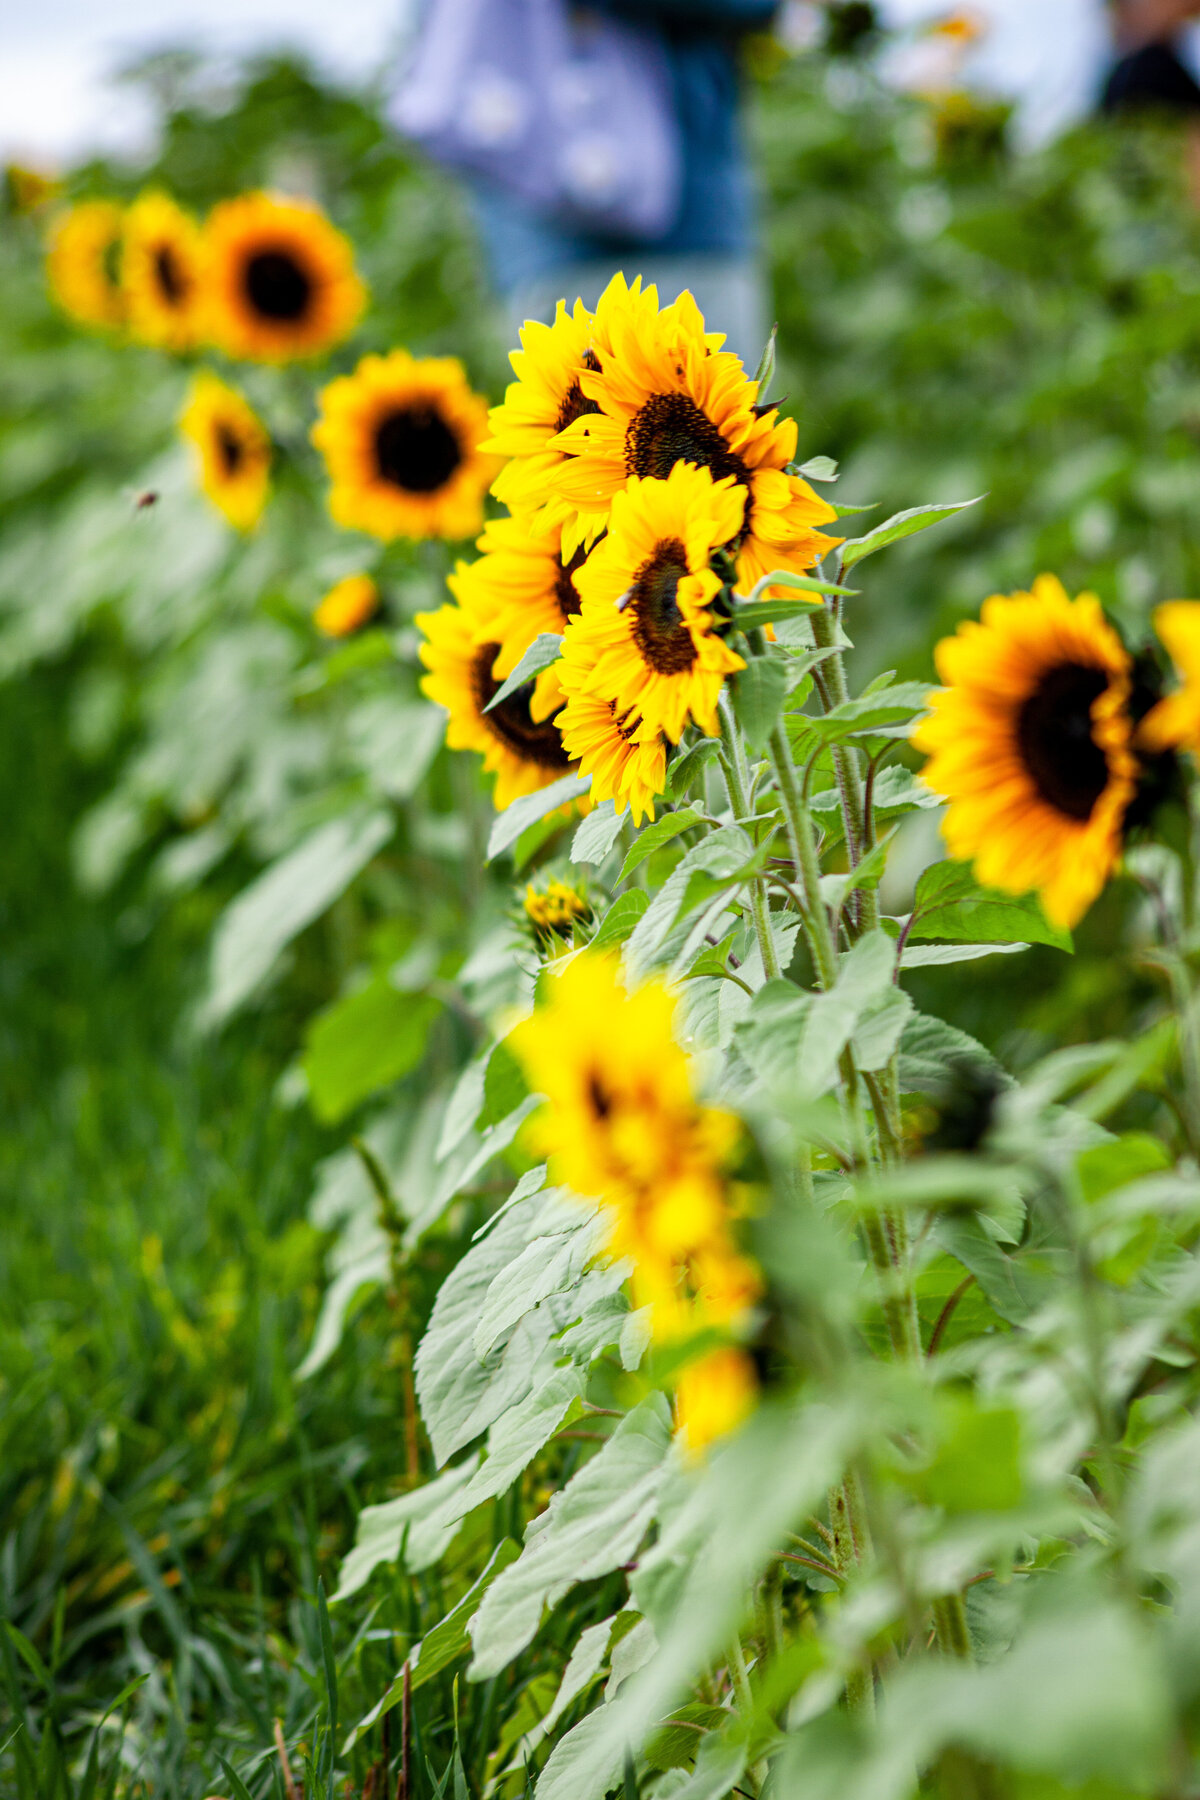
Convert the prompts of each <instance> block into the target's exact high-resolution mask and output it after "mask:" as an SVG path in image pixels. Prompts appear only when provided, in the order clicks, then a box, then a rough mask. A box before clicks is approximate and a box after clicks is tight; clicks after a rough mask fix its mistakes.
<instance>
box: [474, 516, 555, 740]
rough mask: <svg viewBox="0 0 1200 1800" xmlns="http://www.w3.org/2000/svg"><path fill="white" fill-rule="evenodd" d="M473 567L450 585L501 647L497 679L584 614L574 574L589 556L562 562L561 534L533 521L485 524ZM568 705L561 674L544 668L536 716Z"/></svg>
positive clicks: (537, 685)
mask: <svg viewBox="0 0 1200 1800" xmlns="http://www.w3.org/2000/svg"><path fill="white" fill-rule="evenodd" d="M478 548H479V549H480V551H481V552H482V555H481V556H480V557H479V558H478V559H477V560H476V561H475V562H473V563H466V562H460V563H459V564H458V565H457V567H456V568H455V571H454V573H453V575H450V576H448V577H447V582H446V585H447V586H448V587H449V589H450V591H451V593H452V594H453V595H454V596H455V598H456V599H458V600H460V601H461V602H462V604H463V605H464V606H467V607H468V608H469V609H470V611H471V614H472V617H474V618H478V619H479V620H480V621H481V622H482V624H481V635H482V636H484V637H485V638H487V639H490V640H492V641H494V642H495V643H497V644H499V646H500V653H499V655H498V656H497V658H496V669H495V672H496V674H497V675H498V676H499V677H500V678H501V680H503V679H504V677H505V676H507V675H511V674H512V672H513V670H514V669H515V668H516V666H517V664H518V663H519V662H520V660H521V658H522V656H523V655H524V654H525V652H526V650H528V648H529V646H530V644H532V642H533V640H534V638H536V637H538V636H539V635H540V634H541V633H543V632H553V633H555V634H556V635H561V634H562V632H563V631H564V630H565V629H566V626H567V625H568V623H569V622H570V620H571V619H573V618H574V617H575V615H576V613H577V612H578V611H579V608H580V605H581V602H580V598H579V590H578V589H577V587H576V585H575V577H576V575H577V574H578V572H579V569H580V566H581V565H582V563H583V559H584V555H585V552H584V551H583V550H577V551H576V552H575V555H574V556H573V557H570V558H568V559H567V560H566V561H565V562H564V560H563V557H562V554H561V548H560V533H559V532H558V530H557V529H556V528H554V527H551V528H550V529H549V531H541V532H538V531H535V530H533V529H532V528H531V525H530V521H529V519H528V518H527V517H526V518H516V519H492V520H489V522H488V524H487V525H486V526H485V527H484V531H483V535H482V536H481V538H480V539H479V544H478ZM561 705H562V692H561V688H560V685H559V678H558V671H557V669H556V668H554V667H551V668H549V669H544V670H543V671H542V673H541V674H540V675H539V676H538V677H537V678H536V681H535V683H534V698H533V702H532V708H531V710H532V712H533V716H534V718H535V719H545V718H548V717H549V715H550V714H551V713H552V712H554V711H556V710H557V708H558V707H560V706H561Z"/></svg>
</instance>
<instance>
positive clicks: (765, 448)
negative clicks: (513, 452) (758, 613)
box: [544, 276, 839, 587]
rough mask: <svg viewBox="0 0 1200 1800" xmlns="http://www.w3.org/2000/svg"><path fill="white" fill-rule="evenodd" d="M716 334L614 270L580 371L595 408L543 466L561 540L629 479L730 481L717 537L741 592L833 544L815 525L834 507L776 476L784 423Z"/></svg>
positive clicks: (601, 510)
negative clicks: (731, 492) (677, 475)
mask: <svg viewBox="0 0 1200 1800" xmlns="http://www.w3.org/2000/svg"><path fill="white" fill-rule="evenodd" d="M723 341H724V340H723V339H722V338H721V337H720V336H719V335H718V334H714V333H709V332H706V331H705V328H704V319H703V317H702V315H701V313H700V311H699V309H698V307H697V306H696V303H695V301H694V299H693V298H692V296H691V294H690V293H686V292H685V293H683V294H681V295H680V296H679V298H678V299H677V300H676V301H674V302H673V303H672V304H671V305H670V306H665V307H661V308H660V307H659V305H658V296H657V293H656V291H655V289H654V288H652V287H651V288H647V289H645V291H642V289H641V287H640V285H639V284H638V283H637V282H635V283H634V285H633V287H632V288H630V287H628V286H627V285H626V283H625V281H624V278H623V277H622V276H617V277H614V280H613V281H612V282H611V283H610V285H609V287H608V288H607V289H606V290H605V292H604V293H603V294H602V295H601V297H600V300H599V302H598V303H597V306H596V315H595V320H594V323H593V328H592V339H591V351H592V357H593V360H594V362H595V363H596V365H597V366H596V367H595V368H594V369H593V368H588V369H586V370H585V371H584V373H583V374H582V375H581V376H580V388H581V392H582V394H583V396H584V397H585V398H586V399H587V400H590V401H591V402H592V403H593V405H594V408H595V410H594V411H592V412H588V413H581V414H580V415H579V416H577V417H576V418H575V419H573V420H572V421H571V422H570V423H569V424H568V425H566V426H565V427H564V428H563V429H562V430H561V431H560V432H559V434H558V435H557V437H555V438H554V439H553V442H552V446H551V447H552V448H553V449H554V450H556V451H558V452H559V453H560V455H561V458H562V460H561V461H560V462H559V463H558V465H557V467H553V468H551V469H549V470H547V471H546V472H545V473H544V481H545V484H546V486H547V487H548V488H549V490H550V492H551V493H552V494H553V495H554V496H555V499H556V503H557V504H559V505H561V506H562V507H563V508H564V509H565V511H566V515H567V519H568V524H567V525H566V527H565V530H566V541H567V542H568V543H571V542H572V541H573V538H574V536H575V535H576V534H587V533H595V532H596V531H597V530H599V529H600V528H601V527H602V526H603V524H604V521H605V518H606V516H607V512H608V508H609V507H610V505H611V503H612V499H613V496H614V495H615V494H616V493H617V492H618V491H619V490H620V489H621V488H622V487H623V486H624V484H625V482H626V481H627V480H629V479H630V478H631V477H637V478H638V479H640V480H646V479H653V480H660V481H661V480H665V479H666V477H667V476H669V475H670V473H671V471H672V469H674V468H675V467H676V466H677V465H678V464H680V463H690V464H692V465H694V466H695V467H697V468H703V469H707V470H708V471H709V472H710V474H711V475H712V477H713V479H714V480H715V481H724V480H726V479H728V480H731V481H732V482H733V483H734V484H735V485H736V487H737V489H738V493H739V498H740V502H741V508H740V513H739V516H738V519H737V522H736V525H735V527H734V529H733V531H732V532H731V535H730V539H729V540H728V541H729V543H730V545H731V547H732V549H733V550H734V551H735V552H736V553H737V556H738V579H739V582H740V583H741V584H742V586H744V587H749V586H751V585H753V583H754V582H755V581H757V580H758V579H759V577H760V576H761V575H763V574H766V573H768V572H770V571H771V570H772V569H777V568H778V569H789V570H792V571H794V572H800V571H802V570H804V569H807V568H811V567H812V564H813V563H814V562H815V561H816V559H817V558H818V557H819V556H822V555H823V554H824V553H825V552H826V551H827V550H829V549H831V548H832V547H833V545H834V544H835V543H836V542H837V541H839V540H835V539H829V538H825V537H823V536H822V535H821V533H820V532H819V530H818V529H817V528H818V527H819V526H821V525H824V524H828V523H829V521H830V520H832V519H833V518H835V517H836V514H835V512H834V509H833V508H832V507H831V506H829V505H827V504H826V503H825V501H823V500H821V499H819V498H818V496H817V495H816V494H815V493H814V492H813V490H812V488H811V487H810V486H809V485H808V483H807V482H805V481H803V480H802V479H801V478H800V477H799V476H797V475H789V474H788V473H787V465H788V464H789V463H790V462H791V461H792V459H793V458H794V456H795V454H796V425H795V422H794V421H791V420H781V419H780V417H779V414H778V412H777V411H776V410H775V409H774V408H771V409H769V410H767V411H765V412H760V409H759V406H758V385H757V383H756V382H754V381H750V380H748V379H747V376H746V372H745V370H744V369H743V367H742V363H741V360H740V358H739V357H737V356H734V355H733V353H732V352H731V351H727V350H722V349H721V347H720V346H721V344H722V343H723Z"/></svg>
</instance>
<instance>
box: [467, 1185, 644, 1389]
mask: <svg viewBox="0 0 1200 1800" xmlns="http://www.w3.org/2000/svg"><path fill="white" fill-rule="evenodd" d="M578 1210H579V1214H580V1222H579V1224H578V1225H577V1226H575V1227H574V1228H573V1229H568V1230H565V1231H558V1232H555V1233H553V1234H552V1235H549V1236H546V1237H537V1238H534V1240H533V1242H532V1243H530V1244H526V1246H525V1248H524V1250H522V1251H521V1253H520V1255H519V1256H515V1257H514V1258H513V1259H512V1261H511V1262H510V1263H508V1264H507V1265H506V1266H505V1267H504V1268H503V1269H501V1270H500V1271H499V1272H498V1273H497V1275H496V1276H495V1278H494V1280H493V1281H492V1282H491V1284H490V1286H489V1287H488V1291H487V1293H486V1294H485V1295H484V1298H483V1305H482V1307H481V1309H480V1315H479V1321H478V1323H477V1325H476V1327H475V1331H474V1335H473V1337H472V1343H473V1345H474V1349H475V1354H476V1356H477V1357H478V1358H479V1360H480V1362H482V1361H483V1360H484V1358H485V1357H486V1356H487V1354H488V1352H489V1351H490V1350H491V1349H492V1348H493V1347H494V1346H495V1345H496V1344H497V1343H498V1342H499V1340H500V1339H501V1338H503V1337H507V1336H508V1334H509V1333H510V1332H511V1331H512V1328H513V1326H514V1325H516V1324H517V1322H518V1321H519V1320H520V1319H523V1318H524V1317H525V1315H526V1313H528V1312H532V1311H533V1309H534V1307H535V1306H538V1305H540V1304H541V1302H542V1301H543V1300H545V1299H547V1298H548V1297H549V1295H551V1294H559V1293H562V1292H563V1291H564V1290H567V1289H570V1288H573V1287H575V1285H576V1283H577V1282H578V1280H579V1277H580V1276H581V1275H582V1274H583V1271H584V1269H585V1268H586V1267H587V1266H588V1264H589V1263H590V1262H591V1261H592V1258H593V1257H594V1256H596V1255H597V1254H598V1252H599V1251H600V1250H601V1249H602V1248H603V1246H604V1245H605V1243H606V1242H607V1241H608V1238H609V1236H610V1233H611V1227H610V1225H609V1222H608V1220H607V1219H606V1218H605V1216H604V1214H603V1213H602V1212H596V1213H592V1214H590V1215H589V1213H588V1211H587V1209H586V1208H585V1207H584V1206H582V1205H581V1206H580V1207H579V1209H578Z"/></svg>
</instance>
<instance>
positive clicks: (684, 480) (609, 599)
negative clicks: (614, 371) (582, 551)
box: [573, 463, 746, 744]
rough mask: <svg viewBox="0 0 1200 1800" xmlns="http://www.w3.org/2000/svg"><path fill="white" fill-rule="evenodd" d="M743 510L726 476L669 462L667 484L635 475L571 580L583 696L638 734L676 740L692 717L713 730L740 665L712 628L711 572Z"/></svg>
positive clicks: (715, 579)
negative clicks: (581, 648)
mask: <svg viewBox="0 0 1200 1800" xmlns="http://www.w3.org/2000/svg"><path fill="white" fill-rule="evenodd" d="M741 513H742V495H741V492H740V490H739V488H738V486H737V484H736V482H735V481H734V480H733V479H732V477H730V476H728V475H727V476H724V477H723V478H722V479H721V480H719V481H714V480H713V477H712V475H711V474H710V473H709V471H708V470H707V469H698V468H694V467H692V466H691V465H690V464H688V463H676V464H675V466H674V468H672V469H671V471H670V473H669V474H668V476H667V478H666V480H665V481H662V480H659V479H658V478H657V477H654V476H647V477H646V478H645V479H640V478H639V477H637V476H634V477H633V478H632V479H631V480H630V482H629V485H628V487H626V488H625V489H624V490H623V491H622V492H621V493H618V494H617V495H616V496H615V497H614V499H613V504H612V516H611V520H610V523H609V530H608V536H607V537H606V538H605V539H604V541H603V543H601V544H599V545H597V547H596V549H595V550H593V552H592V554H591V555H590V556H589V557H588V560H587V561H586V562H585V563H584V565H583V567H582V568H581V569H580V570H579V573H578V574H577V575H576V577H575V585H576V586H577V587H578V589H579V592H580V594H581V595H582V596H583V609H582V611H581V613H580V615H579V618H578V620H577V621H576V622H575V624H574V626H573V630H574V631H575V632H576V633H578V635H579V637H580V638H581V639H586V640H587V643H588V645H589V648H590V652H591V654H592V656H593V657H594V667H593V669H592V673H591V675H590V676H589V677H588V682H587V685H588V690H589V692H591V693H593V694H597V695H599V696H601V697H602V698H604V699H607V700H611V701H612V703H613V706H614V708H615V709H616V712H617V714H618V715H620V716H621V717H622V718H623V719H625V720H627V719H628V718H629V716H630V715H632V714H636V715H637V717H638V718H639V719H640V721H641V723H640V725H639V726H638V727H637V730H636V732H635V736H636V737H637V738H638V739H639V740H641V741H646V740H650V741H652V740H653V739H654V738H655V737H656V735H657V734H658V733H659V732H662V734H663V735H664V736H665V737H667V738H669V739H670V741H671V742H672V743H673V744H677V743H678V742H679V739H680V738H681V737H682V735H683V730H684V727H685V725H686V724H687V722H688V716H689V714H690V715H691V717H692V718H694V719H695V721H696V723H697V724H698V725H699V727H700V729H701V730H702V731H704V732H707V733H709V734H710V735H715V733H716V731H717V716H716V715H717V696H718V695H719V694H720V692H721V687H722V684H723V683H724V680H725V677H726V676H727V675H730V674H732V673H733V672H734V671H735V670H737V669H744V668H745V666H746V665H745V662H744V661H743V659H742V658H741V657H740V656H738V654H737V653H736V651H734V650H731V649H730V648H729V646H728V644H726V643H725V641H724V639H723V638H721V637H718V635H717V633H716V631H715V630H714V624H715V622H716V621H715V619H714V616H713V614H712V612H711V610H710V607H711V602H712V601H713V600H714V599H715V597H716V595H717V594H718V593H719V592H720V589H721V578H720V576H719V575H717V574H715V573H714V572H713V570H712V569H711V568H710V567H709V558H710V556H711V555H712V552H713V550H714V549H716V548H717V547H718V546H719V545H720V544H723V543H725V542H727V541H728V538H729V535H730V532H731V530H736V528H737V521H738V520H739V519H740V517H741Z"/></svg>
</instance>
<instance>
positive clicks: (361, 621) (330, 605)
mask: <svg viewBox="0 0 1200 1800" xmlns="http://www.w3.org/2000/svg"><path fill="white" fill-rule="evenodd" d="M378 610H379V589H378V588H377V587H376V585H375V583H374V581H373V580H372V579H371V577H370V576H369V575H343V577H342V579H341V580H340V581H337V582H335V583H334V585H333V586H332V587H331V588H330V590H329V592H328V593H327V594H326V595H325V598H324V599H323V600H322V601H321V603H320V605H319V606H318V607H317V609H316V611H315V612H314V613H313V624H314V625H315V626H316V628H317V630H318V631H323V632H324V633H325V636H326V637H335V638H341V637H349V636H350V635H351V633H352V632H355V631H357V630H359V628H360V627H361V626H363V625H365V624H366V622H367V620H368V619H371V618H374V616H375V614H376V612H377V611H378Z"/></svg>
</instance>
